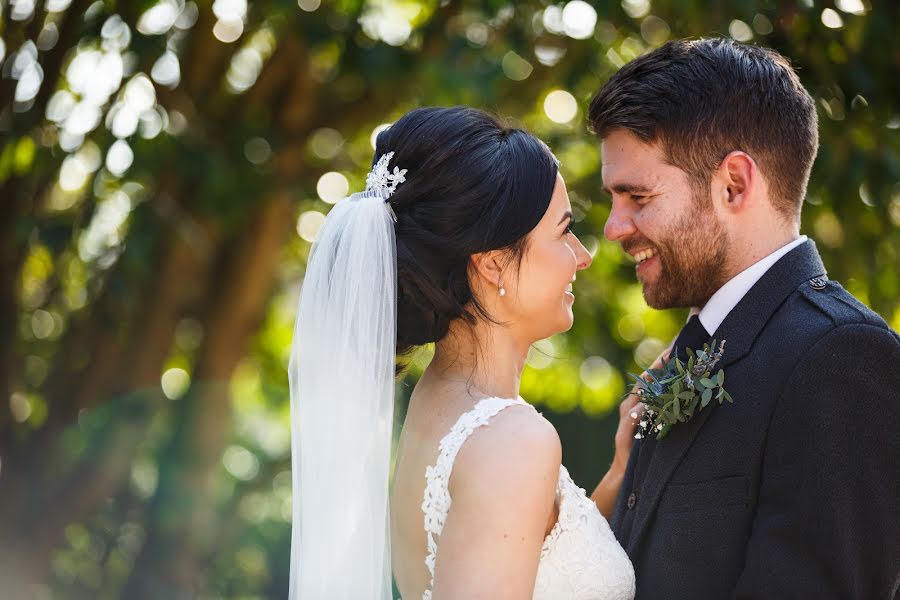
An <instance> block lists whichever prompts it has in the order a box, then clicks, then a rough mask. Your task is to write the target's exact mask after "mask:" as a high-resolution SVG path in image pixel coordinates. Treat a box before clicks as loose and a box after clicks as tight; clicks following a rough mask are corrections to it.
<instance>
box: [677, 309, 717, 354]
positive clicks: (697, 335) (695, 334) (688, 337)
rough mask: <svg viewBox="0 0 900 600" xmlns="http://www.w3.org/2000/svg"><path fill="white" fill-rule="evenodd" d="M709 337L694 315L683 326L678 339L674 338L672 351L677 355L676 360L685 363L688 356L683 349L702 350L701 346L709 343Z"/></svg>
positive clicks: (698, 318) (697, 317)
mask: <svg viewBox="0 0 900 600" xmlns="http://www.w3.org/2000/svg"><path fill="white" fill-rule="evenodd" d="M709 337H710V336H709V333H707V332H706V329H704V328H703V323H701V322H700V317H699V316H697V315H694V316H692V317H691V318H690V319H689V320H688V322H687V325H685V326H684V328H683V329H682V330H681V332H680V333H679V334H678V337H677V338H675V349H674V350H673V351H674V352H676V353H677V354H678V358H680V359H681V360H683V361H687V359H688V355H687V352H685V348H690V349H691V350H695V351H696V350H702V349H703V344H705V343H707V342H709Z"/></svg>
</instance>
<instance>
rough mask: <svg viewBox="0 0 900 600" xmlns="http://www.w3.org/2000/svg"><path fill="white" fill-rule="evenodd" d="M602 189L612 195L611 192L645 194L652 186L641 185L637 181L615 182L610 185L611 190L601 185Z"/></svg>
mask: <svg viewBox="0 0 900 600" xmlns="http://www.w3.org/2000/svg"><path fill="white" fill-rule="evenodd" d="M603 191H604V192H606V193H607V194H609V195H610V196H612V193H613V192H616V193H619V194H635V193H637V194H647V193H649V192H650V191H652V188H649V187H647V186H646V185H641V184H639V183H617V184H616V185H614V186H612V192H611V191H610V188H608V187H606V186H605V185H604V186H603Z"/></svg>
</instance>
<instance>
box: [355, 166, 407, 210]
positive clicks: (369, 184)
mask: <svg viewBox="0 0 900 600" xmlns="http://www.w3.org/2000/svg"><path fill="white" fill-rule="evenodd" d="M393 157H394V153H393V152H388V153H387V154H383V155H382V156H381V158H379V159H378V162H377V163H375V167H373V168H372V171H371V172H370V173H369V174H368V175H366V191H365V193H366V194H372V195H375V196H378V197H379V198H382V199H383V200H384V205H385V206H387V209H388V212H389V213H390V214H391V219H393V220H394V223H396V222H397V214H396V213H395V212H394V208H393V207H392V206H391V203H390V202H388V199H389V198H390V197H391V196H393V195H394V192H396V191H397V186H398V185H400V184H401V183H403V182H404V181H406V171H407V170H406V169H401V168H400V167H394V172H393V173H392V172H391V171H390V170H389V169H388V163H389V162H391V159H392V158H393Z"/></svg>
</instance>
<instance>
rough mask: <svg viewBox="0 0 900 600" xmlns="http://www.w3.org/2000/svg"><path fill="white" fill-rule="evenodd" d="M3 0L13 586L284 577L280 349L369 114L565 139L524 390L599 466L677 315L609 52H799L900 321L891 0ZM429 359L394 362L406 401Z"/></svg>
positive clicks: (6, 468) (821, 161)
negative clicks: (618, 136)
mask: <svg viewBox="0 0 900 600" xmlns="http://www.w3.org/2000/svg"><path fill="white" fill-rule="evenodd" d="M0 7H2V20H0V33H2V45H0V62H2V77H0V142H2V147H0V336H2V339H0V361H2V364H0V386H2V387H0V400H2V401H0V596H2V597H11V598H17V597H38V598H117V597H127V598H133V599H139V598H163V597H164V598H188V597H203V598H269V597H272V598H274V597H286V595H287V582H288V564H289V559H290V556H289V548H290V525H289V518H290V487H291V481H290V437H289V426H288V422H289V406H288V388H287V376H286V371H285V367H286V364H287V358H288V351H289V347H290V341H291V334H292V327H293V318H294V314H295V310H296V300H297V294H298V291H299V287H300V284H301V282H302V278H303V272H304V266H305V261H306V257H307V254H308V252H309V247H310V240H311V239H313V236H314V235H315V231H316V228H317V227H318V226H319V225H320V224H321V221H322V219H323V218H324V214H325V213H327V211H328V209H329V208H330V206H331V204H330V203H329V202H328V201H326V200H329V201H332V202H333V201H334V199H335V197H337V196H340V195H342V194H345V193H347V192H348V191H354V190H358V189H361V187H362V186H363V184H364V180H365V174H366V172H367V171H368V169H369V166H370V164H371V160H372V152H373V148H372V144H371V138H372V134H373V131H375V130H376V129H377V128H378V127H379V126H381V125H383V124H386V123H390V122H392V121H394V120H395V119H397V118H398V117H399V116H400V115H402V114H403V113H404V112H405V111H407V110H409V109H411V108H414V107H417V106H423V105H454V104H468V105H472V106H477V107H482V108H486V109H489V110H491V111H494V112H496V113H497V114H499V115H501V116H503V117H506V118H508V119H509V120H510V121H511V122H513V123H517V124H519V125H521V126H524V127H526V128H528V129H529V130H531V131H533V132H534V133H536V134H537V135H538V136H540V137H541V138H542V139H544V140H545V141H547V143H548V144H549V145H550V146H551V147H552V148H553V149H554V151H555V152H556V154H557V156H558V157H559V158H560V160H561V162H562V167H561V171H562V173H563V175H564V177H565V178H566V181H567V183H568V186H569V190H570V195H571V199H572V203H573V207H574V209H575V212H576V221H577V222H576V224H575V231H576V233H577V234H578V235H579V236H581V238H582V239H583V240H584V242H585V244H586V245H587V247H588V248H589V249H590V250H591V252H592V253H593V254H594V262H593V265H592V266H591V268H590V269H589V270H588V271H587V272H585V273H583V274H582V275H580V276H579V282H578V298H577V300H576V305H575V313H576V323H575V326H574V328H573V329H572V330H571V331H570V332H568V333H566V334H564V335H559V336H556V337H554V338H553V339H551V340H548V341H546V342H542V343H540V344H538V345H536V347H535V349H534V350H533V351H532V353H531V355H530V359H529V366H528V367H527V369H526V371H525V373H524V375H523V379H522V387H521V393H522V395H523V396H524V397H525V398H526V399H528V400H529V401H530V402H532V403H534V404H536V405H538V407H539V409H540V410H541V411H542V412H543V413H544V415H545V416H546V417H548V418H549V419H550V420H551V421H552V422H553V423H554V424H555V425H556V426H557V428H558V429H559V432H560V436H561V438H562V442H563V452H564V462H565V463H566V465H567V466H568V467H569V470H570V471H571V472H572V474H573V476H574V477H575V479H576V481H578V483H579V484H580V485H582V486H583V487H586V488H588V489H591V488H593V486H594V485H595V484H596V482H597V481H598V480H599V479H600V477H601V476H602V474H603V473H604V472H605V470H606V468H607V466H608V464H609V461H610V458H611V454H612V434H613V431H614V429H615V426H616V415H615V412H614V408H615V407H616V405H617V404H618V400H619V398H620V397H621V395H622V393H623V391H624V388H625V377H626V374H627V373H628V372H635V371H640V370H641V369H642V368H643V367H645V366H646V365H647V364H648V363H649V362H650V361H651V360H652V359H653V358H654V357H655V356H656V355H657V354H658V352H659V351H660V350H661V349H662V348H663V347H664V345H665V344H666V343H667V342H668V341H670V340H671V338H672V337H673V336H674V335H675V333H676V332H677V331H678V329H679V327H680V324H681V323H683V320H684V317H685V315H684V313H683V312H679V311H669V312H659V311H655V310H652V309H649V308H648V307H647V306H646V304H645V303H644V301H643V299H642V296H641V292H640V288H639V286H638V285H637V284H636V282H635V278H634V272H633V265H632V264H631V263H630V261H629V260H628V259H627V257H626V256H625V255H624V254H623V253H622V251H621V250H620V249H619V247H618V246H617V245H615V244H611V243H609V242H607V241H605V240H604V239H603V237H602V227H603V223H604V221H605V219H606V216H607V212H608V210H609V205H608V199H607V198H606V197H604V194H603V193H602V191H601V182H600V172H599V164H600V156H599V146H598V144H597V142H596V140H595V139H593V138H592V137H591V136H590V135H589V133H588V132H587V128H586V122H585V110H586V106H587V103H588V101H589V100H590V98H591V96H592V94H593V93H594V92H595V91H596V90H597V89H598V88H599V86H600V85H601V84H602V83H603V82H604V81H605V80H606V79H607V78H608V77H609V75H610V74H612V73H613V72H615V71H616V69H617V68H619V67H620V66H621V65H622V64H624V63H625V62H627V61H628V60H631V59H633V58H634V57H636V56H638V55H640V54H642V53H644V52H646V51H648V50H649V49H652V48H653V47H656V46H658V45H660V44H661V43H663V42H664V41H666V40H668V39H671V38H675V37H687V36H712V35H723V36H732V37H735V38H736V39H739V40H742V41H747V42H751V43H759V44H763V45H767V46H770V47H773V48H775V49H777V50H778V51H780V52H782V53H783V54H785V55H787V56H788V57H789V58H790V59H791V60H792V62H793V64H794V66H795V67H796V68H797V71H798V73H799V75H800V78H801V80H802V81H803V83H804V84H805V85H806V87H807V88H808V89H809V91H810V92H811V93H812V94H813V96H814V97H815V99H816V105H817V109H818V113H819V122H820V136H821V148H820V151H819V156H818V159H817V161H816V163H815V166H814V169H813V174H812V180H811V182H810V185H809V191H808V197H807V201H806V204H805V205H804V208H803V222H802V232H803V233H805V234H807V235H809V236H810V237H812V238H813V239H815V240H816V241H817V243H818V245H819V250H820V252H821V253H822V255H823V258H824V260H825V263H826V265H827V266H828V269H829V275H830V277H831V278H832V279H837V280H839V281H840V282H841V283H842V284H843V285H844V286H845V287H847V288H848V289H849V290H850V291H851V292H852V293H854V294H855V295H856V296H857V297H858V298H860V299H861V300H862V301H863V302H865V303H866V304H867V305H869V306H870V307H872V308H873V309H874V310H875V311H877V312H878V313H880V314H881V315H882V316H883V317H884V318H885V319H886V320H887V321H888V322H889V323H891V324H892V326H893V327H894V328H895V329H900V300H898V296H900V278H898V277H900V276H898V263H900V258H898V256H900V136H898V128H900V108H898V107H900V103H898V100H900V87H898V84H897V81H898V79H897V73H898V72H900V69H898V67H900V44H898V43H897V41H896V38H895V36H896V31H897V28H898V25H900V15H898V8H897V5H896V4H894V3H889V2H885V3H882V4H878V5H876V4H875V3H874V2H871V1H870V0H842V1H841V2H837V3H836V4H832V3H831V2H827V3H822V2H818V1H814V0H805V1H801V2H777V3H776V2H772V1H750V0H734V1H731V2H725V3H715V4H713V3H702V2H696V1H681V0H670V1H668V2H662V1H660V2H653V3H651V2H649V0H625V1H623V2H612V1H609V2H592V3H590V4H587V3H584V2H570V3H565V2H563V3H559V4H552V3H550V2H515V3H506V2H498V1H485V2H459V1H445V2H440V3H438V2H406V1H392V0H381V1H374V0H373V1H370V2H361V1H357V0H337V1H332V2H329V1H324V2H321V3H320V2H319V1H318V0H299V2H298V1H297V0H268V1H258V2H251V3H249V5H247V4H246V3H245V2H242V1H240V0H217V1H216V2H209V1H199V2H196V3H195V2H187V3H185V2H184V1H183V0H163V1H159V2H156V1H136V2H116V1H113V0H101V1H96V2H90V1H87V0H71V1H70V0H47V1H45V2H40V1H39V2H32V1H30V0H29V1H18V2H10V1H0ZM594 17H596V19H595V22H593V21H594ZM592 22H593V27H590V25H591V23H592ZM551 92H556V93H554V94H552V95H551ZM572 107H574V112H568V113H567V109H572ZM551 117H552V118H551ZM569 117H570V118H569ZM553 119H556V121H554V120H553ZM557 121H562V122H557ZM428 356H429V349H428V348H424V349H423V350H422V351H421V353H419V354H418V355H417V357H416V361H415V365H414V367H413V368H412V369H411V371H410V373H409V375H407V376H406V377H405V378H404V379H403V380H402V381H401V382H399V383H398V388H397V389H398V403H397V404H398V406H397V419H398V422H400V421H402V416H403V411H404V408H405V402H406V399H407V398H408V395H409V391H410V390H411V388H412V386H413V385H414V383H415V379H416V376H417V374H418V373H419V372H420V371H421V368H422V366H423V365H424V364H426V363H427V359H428Z"/></svg>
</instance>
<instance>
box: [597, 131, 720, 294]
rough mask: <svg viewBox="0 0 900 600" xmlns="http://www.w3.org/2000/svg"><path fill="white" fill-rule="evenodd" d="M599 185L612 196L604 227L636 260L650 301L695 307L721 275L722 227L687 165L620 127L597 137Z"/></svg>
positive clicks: (707, 192)
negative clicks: (600, 138) (671, 161)
mask: <svg viewBox="0 0 900 600" xmlns="http://www.w3.org/2000/svg"><path fill="white" fill-rule="evenodd" d="M601 150H602V154H603V188H604V190H605V191H606V192H607V193H608V194H609V195H610V196H611V198H612V203H611V207H610V213H609V218H608V219H607V221H606V226H605V227H604V233H605V235H606V237H607V239H609V240H610V241H615V242H619V243H620V244H621V245H622V249H623V250H625V252H627V253H628V254H629V255H630V256H631V257H632V258H633V259H634V260H635V262H636V263H637V265H636V269H635V271H636V274H637V278H638V280H639V281H640V282H641V284H642V286H643V291H644V299H645V300H646V301H647V304H649V305H650V306H652V307H653V308H660V309H661V308H675V307H691V306H697V307H701V306H703V305H704V304H706V301H707V300H709V298H710V296H712V295H713V294H714V293H715V292H716V290H718V289H719V288H720V287H721V286H722V284H724V283H725V281H726V277H725V272H726V259H727V257H728V255H727V248H728V235H727V232H726V230H725V228H724V226H723V225H722V223H721V221H720V220H719V218H718V217H717V215H716V214H715V211H714V207H713V204H712V202H711V201H710V190H709V187H708V186H707V187H705V188H702V189H697V186H696V185H692V183H691V180H690V179H689V178H688V175H687V173H685V172H684V171H683V170H681V169H679V168H678V167H675V166H673V165H671V164H668V163H667V162H666V161H665V157H664V155H663V152H662V150H661V149H660V147H659V144H658V143H651V144H648V143H646V142H643V141H642V140H640V139H639V138H638V137H637V136H635V135H634V134H632V133H631V132H628V131H626V130H621V129H620V130H614V131H613V132H611V133H610V134H609V135H608V136H607V137H606V138H604V139H603V141H602V143H601Z"/></svg>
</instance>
